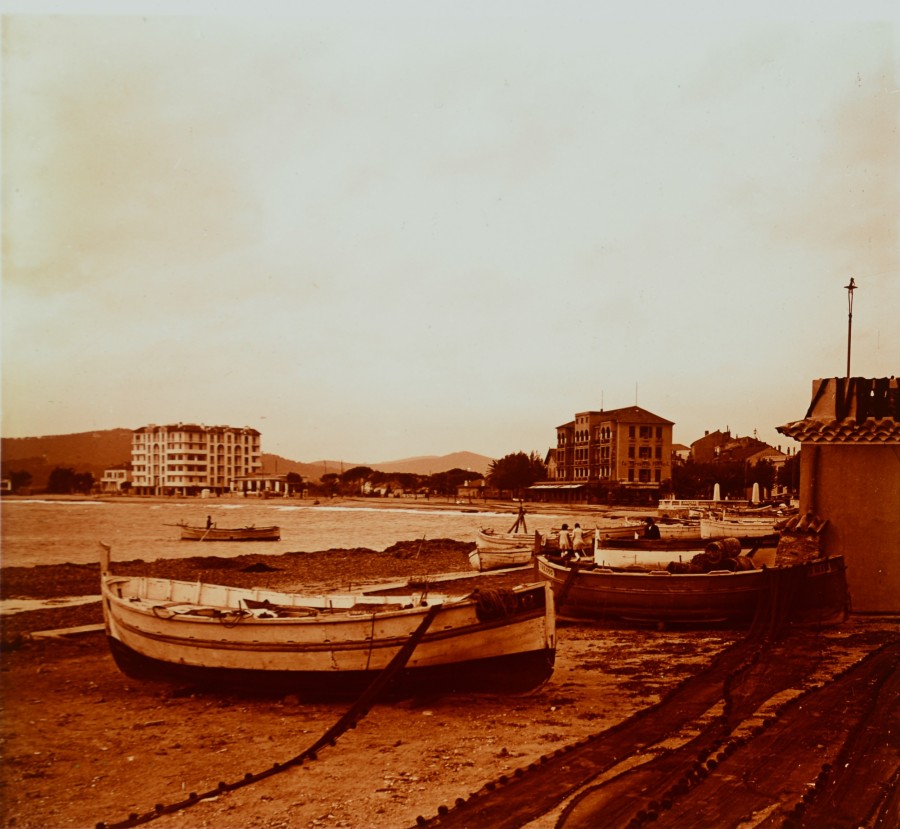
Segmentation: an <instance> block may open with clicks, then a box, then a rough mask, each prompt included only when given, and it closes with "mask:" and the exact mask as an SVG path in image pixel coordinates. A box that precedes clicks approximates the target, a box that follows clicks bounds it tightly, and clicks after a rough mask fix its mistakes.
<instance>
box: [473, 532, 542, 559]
mask: <svg viewBox="0 0 900 829" xmlns="http://www.w3.org/2000/svg"><path fill="white" fill-rule="evenodd" d="M475 546H476V547H477V548H478V550H483V551H484V552H493V553H501V552H506V551H507V550H522V549H528V550H532V549H534V533H495V532H492V531H490V530H479V531H478V533H477V534H476V535H475Z"/></svg>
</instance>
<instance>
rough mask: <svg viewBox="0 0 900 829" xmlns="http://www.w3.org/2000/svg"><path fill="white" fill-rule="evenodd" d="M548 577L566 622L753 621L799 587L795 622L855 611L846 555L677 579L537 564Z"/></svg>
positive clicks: (664, 573)
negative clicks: (776, 593)
mask: <svg viewBox="0 0 900 829" xmlns="http://www.w3.org/2000/svg"><path fill="white" fill-rule="evenodd" d="M535 569H536V572H537V575H538V576H539V577H540V578H543V579H545V580H546V581H547V582H549V583H550V585H551V586H552V588H553V595H554V600H555V602H556V607H557V614H558V615H559V616H566V617H575V618H587V619H618V620H624V621H628V622H640V623H654V624H663V623H673V624H676V623H677V624H700V625H705V624H735V625H746V624H749V622H750V621H752V619H753V617H754V615H755V613H756V612H757V608H758V607H759V606H760V605H761V602H762V601H763V598H764V596H765V595H767V591H768V590H769V589H770V585H771V584H772V583H773V582H774V581H775V580H778V579H779V578H781V577H783V576H784V577H787V578H788V579H790V580H791V581H792V584H793V586H794V592H793V594H792V598H791V603H790V607H791V612H792V613H793V616H794V619H795V621H803V622H817V623H819V624H834V623H837V622H840V621H843V620H844V619H845V618H846V615H847V612H848V598H847V585H846V579H845V574H844V569H845V568H844V561H843V558H842V557H839V556H838V557H833V558H828V559H818V560H815V561H812V562H809V563H806V564H798V565H795V566H793V567H772V568H763V569H759V570H757V569H753V570H714V571H711V572H707V573H683V574H680V573H673V572H670V571H669V570H654V571H646V570H641V571H634V572H632V571H625V570H614V569H613V568H609V567H597V566H596V565H595V564H594V563H593V562H590V563H588V564H583V565H582V564H578V565H571V564H564V563H560V562H558V561H554V560H552V559H551V558H549V557H548V556H543V555H542V556H538V557H537V558H536V559H535Z"/></svg>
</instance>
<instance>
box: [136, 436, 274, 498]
mask: <svg viewBox="0 0 900 829" xmlns="http://www.w3.org/2000/svg"><path fill="white" fill-rule="evenodd" d="M131 467H132V488H133V491H134V492H135V493H136V494H138V495H196V494H199V493H200V492H201V491H202V490H204V489H208V490H209V491H210V492H213V493H223V492H230V491H231V489H232V488H233V486H234V481H235V480H236V479H238V478H240V477H245V476H249V475H254V474H257V473H259V472H260V471H261V469H262V451H261V448H260V433H259V432H258V431H257V430H256V429H251V428H249V427H244V428H236V427H233V426H202V425H197V424H191V423H175V424H171V425H167V426H157V425H155V424H151V425H149V426H144V427H142V428H140V429H135V430H134V433H133V436H132V443H131Z"/></svg>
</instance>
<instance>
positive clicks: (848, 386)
mask: <svg viewBox="0 0 900 829" xmlns="http://www.w3.org/2000/svg"><path fill="white" fill-rule="evenodd" d="M898 386H900V383H898V380H897V378H896V377H879V378H874V379H873V378H867V377H828V378H826V379H823V380H814V381H813V395H812V402H811V403H810V404H809V409H808V411H807V412H806V417H805V418H804V419H803V420H795V421H794V422H792V423H787V424H785V425H784V426H778V427H777V428H778V431H779V432H781V434H783V435H787V436H788V437H789V438H793V439H794V440H798V441H800V443H855V444H877V443H881V444H884V443H888V444H896V443H900V388H898Z"/></svg>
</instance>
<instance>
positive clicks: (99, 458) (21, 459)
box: [0, 429, 132, 489]
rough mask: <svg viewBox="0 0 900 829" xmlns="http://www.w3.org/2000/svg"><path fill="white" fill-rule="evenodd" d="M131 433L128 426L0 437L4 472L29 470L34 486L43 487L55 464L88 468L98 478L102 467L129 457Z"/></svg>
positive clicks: (78, 470) (112, 464)
mask: <svg viewBox="0 0 900 829" xmlns="http://www.w3.org/2000/svg"><path fill="white" fill-rule="evenodd" d="M131 435H132V431H131V429H105V430H103V431H99V432H78V433H76V434H71V435H48V436H45V437H33V438H31V437H30V438H2V439H0V454H2V466H3V475H4V477H5V476H6V475H8V474H9V473H10V472H12V471H19V470H24V471H26V472H28V473H30V474H31V485H32V487H33V488H34V489H43V488H44V487H45V486H46V485H47V479H48V478H49V476H50V472H51V471H52V470H53V469H54V468H55V467H57V466H62V467H72V469H74V470H75V472H78V473H80V472H90V473H91V474H92V475H93V476H94V478H96V479H98V480H99V479H100V477H101V476H102V475H103V470H104V469H110V468H112V467H115V466H120V465H121V464H123V463H128V462H130V461H131Z"/></svg>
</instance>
